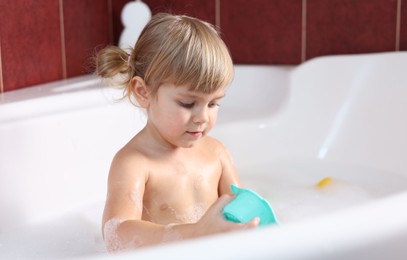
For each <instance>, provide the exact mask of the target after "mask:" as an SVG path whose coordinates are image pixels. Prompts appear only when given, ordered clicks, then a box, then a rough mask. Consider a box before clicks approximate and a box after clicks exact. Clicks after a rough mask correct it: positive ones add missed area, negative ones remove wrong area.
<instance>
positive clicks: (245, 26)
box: [220, 0, 302, 64]
mask: <svg viewBox="0 0 407 260" xmlns="http://www.w3.org/2000/svg"><path fill="white" fill-rule="evenodd" d="M301 10H302V1H301V0H252V1H246V0H221V5H220V16H221V19H220V27H221V29H222V32H223V37H224V39H225V41H226V43H227V45H228V46H229V48H230V51H231V53H232V56H233V60H234V62H235V63H244V64H298V63H300V62H301V15H302V11H301Z"/></svg>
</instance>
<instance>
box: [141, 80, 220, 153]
mask: <svg viewBox="0 0 407 260" xmlns="http://www.w3.org/2000/svg"><path fill="white" fill-rule="evenodd" d="M225 90H226V87H222V88H219V89H218V90H217V91H215V92H214V93H211V94H205V93H202V92H195V91H190V90H189V89H188V87H185V86H175V85H173V84H163V85H162V86H160V87H159V88H158V91H157V93H156V95H155V96H153V97H150V100H149V105H148V108H147V112H148V121H149V122H148V124H149V127H151V129H152V130H153V131H154V132H155V134H156V137H157V138H159V140H160V141H161V142H164V143H165V144H169V145H171V146H175V147H184V148H187V147H192V146H193V145H194V144H195V143H196V142H198V141H199V140H200V139H201V138H202V137H204V136H205V135H206V134H207V133H208V132H209V131H210V130H211V129H212V128H213V126H214V125H215V122H216V119H217V116H218V110H219V100H220V99H221V98H223V97H224V96H225Z"/></svg>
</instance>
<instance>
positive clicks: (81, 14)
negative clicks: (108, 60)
mask: <svg viewBox="0 0 407 260" xmlns="http://www.w3.org/2000/svg"><path fill="white" fill-rule="evenodd" d="M63 4H64V6H63V10H64V29H65V50H66V69H67V76H68V77H72V76H77V75H81V74H85V73H89V72H92V62H91V60H92V57H93V56H94V55H95V53H96V48H98V47H103V46H106V45H107V44H109V42H110V37H109V36H110V34H109V33H110V32H109V19H110V17H109V15H110V14H109V8H108V1H106V0H81V1H63Z"/></svg>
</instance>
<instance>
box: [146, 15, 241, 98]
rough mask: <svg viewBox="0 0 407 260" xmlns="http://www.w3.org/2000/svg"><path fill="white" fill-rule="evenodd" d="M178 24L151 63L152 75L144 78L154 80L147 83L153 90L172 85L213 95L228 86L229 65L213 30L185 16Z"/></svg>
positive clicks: (222, 44) (222, 43) (227, 54)
mask: <svg viewBox="0 0 407 260" xmlns="http://www.w3.org/2000/svg"><path fill="white" fill-rule="evenodd" d="M178 22H179V23H181V26H178V27H176V28H178V30H174V28H173V30H171V31H170V35H169V37H168V38H166V39H165V40H164V41H163V42H162V44H161V48H160V51H159V53H157V55H156V57H157V59H156V60H155V61H154V62H153V63H152V64H151V66H154V68H155V69H154V71H155V72H156V73H154V74H155V75H151V77H148V76H149V75H146V76H147V77H148V78H155V82H149V83H153V85H155V87H158V85H161V84H163V83H172V84H174V85H177V86H188V87H189V88H190V89H191V90H193V91H198V92H203V93H213V92H215V91H216V90H217V89H219V88H220V87H224V86H227V85H229V84H230V82H231V81H232V79H233V62H232V59H231V57H230V54H229V51H228V49H227V47H226V45H225V44H224V42H223V41H222V40H221V38H220V37H219V35H218V34H217V32H216V30H215V29H214V28H213V27H212V26H207V25H206V26H204V25H202V23H198V22H197V21H195V19H191V18H189V17H182V18H181V20H180V21H178ZM182 23H183V24H184V26H182ZM170 39H171V40H170Z"/></svg>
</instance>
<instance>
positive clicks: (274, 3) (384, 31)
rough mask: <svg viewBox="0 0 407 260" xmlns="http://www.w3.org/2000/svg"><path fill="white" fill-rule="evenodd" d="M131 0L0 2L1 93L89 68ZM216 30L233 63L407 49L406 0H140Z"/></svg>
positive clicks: (292, 61)
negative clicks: (206, 24) (211, 25)
mask: <svg viewBox="0 0 407 260" xmlns="http://www.w3.org/2000/svg"><path fill="white" fill-rule="evenodd" d="M127 2H129V0H77V1H74V0H40V1H39V0H13V1H9V0H0V92H5V91H11V90H14V89H20V88H25V87H29V86H32V85H35V84H40V83H44V82H50V81H55V80H60V79H65V78H69V77H74V76H78V75H82V74H87V73H91V72H92V62H91V58H92V57H93V56H94V54H95V53H96V51H97V50H98V49H100V48H102V47H103V46H105V45H107V44H109V43H117V40H118V38H119V35H120V32H121V30H122V26H121V22H120V12H121V9H122V8H123V6H124V5H125V4H126V3H127ZM144 2H145V3H147V4H148V5H149V6H150V8H151V9H152V11H153V13H157V12H162V11H165V12H168V11H170V12H173V13H183V14H189V15H192V16H196V17H199V18H201V19H204V20H207V21H209V22H211V23H213V24H216V25H217V26H219V27H220V28H221V31H222V37H223V38H224V40H225V41H226V43H227V44H228V46H229V48H230V50H231V53H232V56H233V59H234V61H235V63H239V64H277V65H278V64H299V63H301V62H304V61H306V60H308V59H311V58H314V57H317V56H321V55H330V54H353V53H372V52H383V51H399V50H407V0H329V1H327V0H250V1H247V0H205V1H197V0H144Z"/></svg>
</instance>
